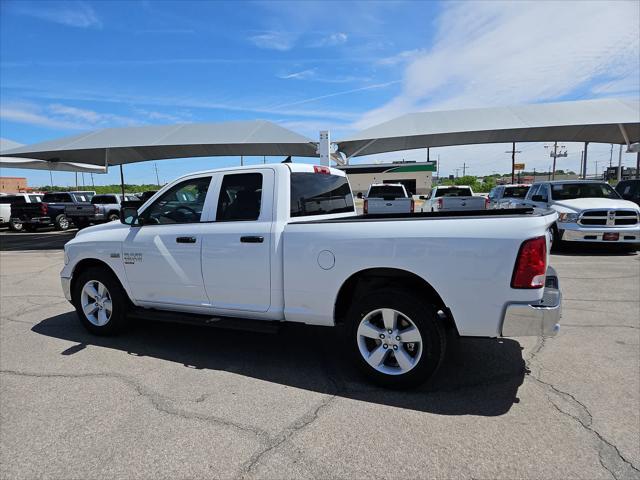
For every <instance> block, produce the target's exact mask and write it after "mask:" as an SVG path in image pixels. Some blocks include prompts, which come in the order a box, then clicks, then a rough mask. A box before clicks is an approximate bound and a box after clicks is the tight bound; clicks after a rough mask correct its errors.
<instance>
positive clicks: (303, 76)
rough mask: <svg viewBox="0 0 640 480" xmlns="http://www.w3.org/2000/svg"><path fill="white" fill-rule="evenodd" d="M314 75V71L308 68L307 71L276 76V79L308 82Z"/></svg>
mask: <svg viewBox="0 0 640 480" xmlns="http://www.w3.org/2000/svg"><path fill="white" fill-rule="evenodd" d="M315 75H316V69H315V68H310V69H307V70H301V71H299V72H293V73H285V74H283V75H278V78H282V79H283V80H308V79H310V78H313V77H314V76H315Z"/></svg>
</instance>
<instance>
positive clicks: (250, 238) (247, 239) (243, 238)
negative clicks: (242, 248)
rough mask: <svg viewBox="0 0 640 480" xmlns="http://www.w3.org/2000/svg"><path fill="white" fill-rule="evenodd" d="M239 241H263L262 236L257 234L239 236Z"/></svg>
mask: <svg viewBox="0 0 640 480" xmlns="http://www.w3.org/2000/svg"><path fill="white" fill-rule="evenodd" d="M240 241H241V242H242V243H262V242H264V237H259V236H248V237H240Z"/></svg>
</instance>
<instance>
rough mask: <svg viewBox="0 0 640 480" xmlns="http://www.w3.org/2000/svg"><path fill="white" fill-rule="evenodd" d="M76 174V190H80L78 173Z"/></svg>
mask: <svg viewBox="0 0 640 480" xmlns="http://www.w3.org/2000/svg"><path fill="white" fill-rule="evenodd" d="M75 174H76V190H80V189H79V188H78V172H75Z"/></svg>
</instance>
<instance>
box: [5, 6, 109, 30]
mask: <svg viewBox="0 0 640 480" xmlns="http://www.w3.org/2000/svg"><path fill="white" fill-rule="evenodd" d="M12 7H13V8H14V11H15V12H16V13H18V14H20V15H27V16H30V17H35V18H39V19H41V20H46V21H48V22H53V23H59V24H61V25H67V26H69V27H77V28H89V27H98V28H99V27H101V26H102V22H101V21H100V19H99V18H98V15H97V14H96V12H95V11H94V9H93V8H92V7H91V6H90V5H88V4H86V3H85V2H82V1H72V2H66V1H60V2H15V3H14V4H12Z"/></svg>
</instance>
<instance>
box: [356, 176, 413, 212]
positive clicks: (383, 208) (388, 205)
mask: <svg viewBox="0 0 640 480" xmlns="http://www.w3.org/2000/svg"><path fill="white" fill-rule="evenodd" d="M414 208H415V203H414V201H413V198H411V197H410V196H409V195H408V194H407V190H406V189H405V188H404V185H402V184H401V183H372V184H371V186H369V191H368V192H367V195H366V197H365V199H364V204H363V212H364V213H365V214H369V215H376V214H386V213H413V210H414Z"/></svg>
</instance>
